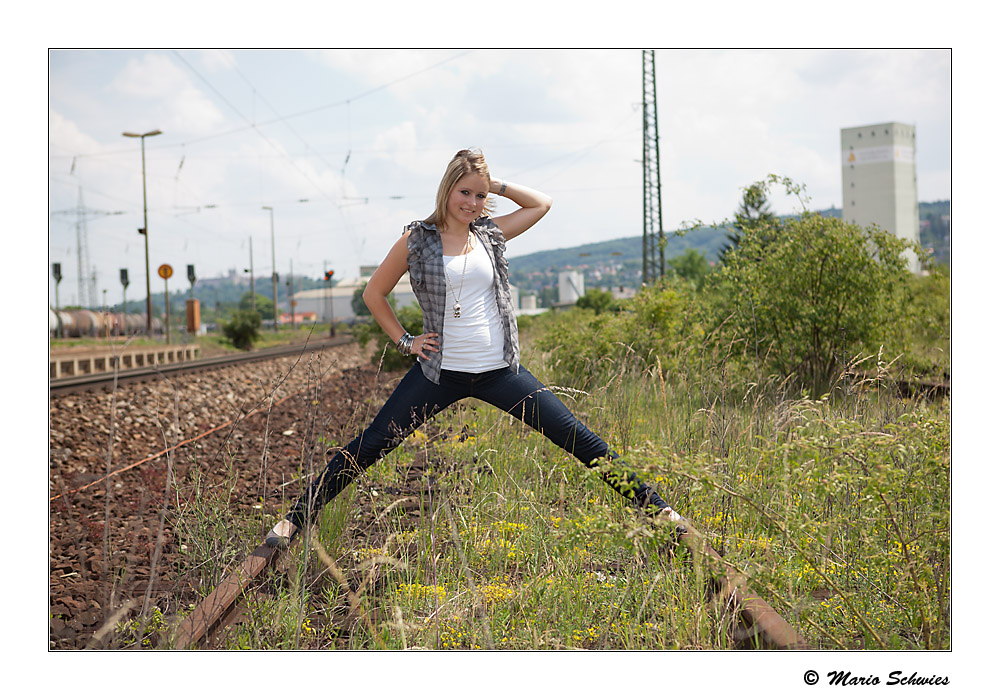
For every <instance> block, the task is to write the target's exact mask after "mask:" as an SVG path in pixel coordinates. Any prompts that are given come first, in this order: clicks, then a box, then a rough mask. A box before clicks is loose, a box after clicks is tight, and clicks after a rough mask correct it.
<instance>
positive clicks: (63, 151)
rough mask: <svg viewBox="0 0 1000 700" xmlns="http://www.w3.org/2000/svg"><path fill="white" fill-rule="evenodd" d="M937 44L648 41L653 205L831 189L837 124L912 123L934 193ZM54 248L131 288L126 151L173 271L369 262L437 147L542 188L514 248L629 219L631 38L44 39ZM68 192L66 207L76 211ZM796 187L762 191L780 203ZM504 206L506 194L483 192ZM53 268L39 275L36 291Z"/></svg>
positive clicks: (947, 104)
mask: <svg viewBox="0 0 1000 700" xmlns="http://www.w3.org/2000/svg"><path fill="white" fill-rule="evenodd" d="M951 71H952V64H951V52H950V51H947V50H905V49H888V50H857V49H851V50H750V51H747V50H729V51H723V50H666V49H661V50H657V51H656V75H657V98H658V99H657V101H658V111H659V131H660V174H661V180H662V197H663V223H664V227H665V228H667V229H668V230H669V229H674V228H676V227H678V226H681V225H682V224H683V223H684V222H688V221H692V220H695V219H698V220H702V221H706V222H711V221H718V220H721V219H723V218H725V217H728V216H730V215H731V214H732V212H733V211H734V209H735V208H736V206H737V204H738V201H739V197H740V188H741V187H743V186H745V185H747V184H749V183H751V182H753V181H755V180H757V179H760V178H762V177H764V176H766V175H767V174H768V173H776V174H779V175H783V176H788V177H791V178H793V179H794V180H796V181H798V182H800V183H803V184H805V185H806V188H807V192H808V193H809V194H810V195H811V197H812V204H813V205H814V206H815V207H817V208H825V207H828V206H838V207H839V206H841V202H842V196H841V180H840V154H839V150H840V129H841V128H843V127H849V126H858V125H864V124H874V123H881V122H887V121H900V122H905V123H908V124H914V125H916V130H917V177H918V195H919V198H920V199H921V201H933V200H939V199H949V198H951V176H952V173H951V156H952V154H951V127H952V125H951V106H952V105H951V92H952V86H951ZM48 81H49V82H48V98H49V103H48V132H49V143H48V156H49V157H48V208H49V239H48V254H49V258H50V261H51V262H60V263H61V265H62V270H63V275H64V278H63V282H62V283H61V285H60V303H61V304H69V303H74V302H76V303H79V300H78V282H77V268H78V260H79V256H78V246H77V239H78V235H79V234H80V233H81V232H83V231H85V233H86V239H87V253H88V257H89V266H90V268H91V269H92V270H96V275H97V283H96V287H95V289H96V294H97V296H98V303H100V299H99V297H100V295H101V290H103V289H107V290H108V301H109V303H116V302H118V301H119V300H120V298H121V287H120V285H119V282H118V277H119V274H118V271H119V269H120V268H128V269H129V277H130V280H131V282H132V284H131V286H130V287H129V289H128V296H129V298H130V299H140V298H143V296H144V286H145V284H144V257H143V240H142V237H141V236H140V235H139V234H138V233H137V230H136V229H137V228H138V227H140V226H142V220H143V210H142V165H141V154H140V148H139V139H130V138H126V137H124V136H122V132H125V131H130V132H137V133H145V132H148V131H151V130H154V129H159V130H161V131H162V134H161V135H159V136H154V137H150V138H147V139H146V183H147V197H148V217H149V231H150V237H149V245H150V265H151V267H152V269H153V272H152V274H153V275H154V284H153V290H154V291H158V290H162V288H163V287H162V281H161V280H159V278H157V277H156V276H155V270H156V268H157V267H158V266H159V265H160V264H162V263H167V264H170V265H171V266H173V268H174V270H175V274H174V277H173V279H172V280H171V290H172V291H174V290H178V291H184V292H186V291H187V289H188V282H187V279H186V275H185V269H186V265H188V264H194V265H195V269H196V274H197V276H198V277H199V278H208V277H215V276H219V275H222V274H225V273H226V272H227V271H228V270H230V269H237V270H240V271H242V270H243V269H244V268H249V266H250V248H251V240H252V248H253V266H254V274H255V276H257V277H258V278H264V279H266V278H267V277H268V276H269V275H270V273H271V271H272V269H273V268H272V256H271V225H270V218H269V216H270V215H269V212H268V211H267V210H264V209H263V208H262V207H265V206H270V207H273V212H274V234H275V236H274V238H275V242H274V258H275V266H276V268H277V270H278V273H279V275H281V278H282V280H284V279H285V278H286V277H287V274H288V272H289V269H290V268H291V269H294V273H295V275H296V276H298V275H308V276H310V277H318V276H320V275H321V274H322V270H323V269H324V266H325V267H326V268H332V269H334V270H335V273H336V275H337V277H338V278H342V277H347V276H354V275H356V274H357V271H358V267H359V266H360V265H369V264H377V263H378V262H379V261H380V260H381V259H382V257H383V256H384V254H385V253H386V251H387V250H388V248H389V246H390V245H391V244H392V242H393V241H394V240H395V238H396V237H397V236H398V235H399V233H400V231H401V230H402V227H403V225H404V224H406V223H408V222H409V221H412V220H414V219H418V218H423V217H424V216H426V215H427V214H428V213H430V210H431V209H432V207H433V197H434V193H435V190H436V187H437V183H438V181H439V179H440V177H441V173H442V171H443V169H444V166H445V164H446V163H447V161H448V160H449V158H450V157H451V156H452V155H453V154H454V152H455V151H457V150H458V149H460V148H463V147H469V146H473V147H480V148H482V149H483V151H484V153H485V154H486V156H487V159H488V162H489V163H490V166H491V169H492V171H493V174H494V176H497V177H503V178H505V179H508V180H514V181H518V182H522V183H524V184H527V185H530V186H533V187H536V188H538V189H541V190H543V191H545V192H548V193H549V194H551V195H552V196H553V197H554V199H555V205H554V207H553V209H552V211H551V213H550V214H549V215H548V216H547V217H546V219H544V220H543V222H542V223H541V224H539V225H538V226H537V227H536V228H535V229H533V230H532V231H531V232H529V234H528V235H526V236H524V237H522V238H520V239H518V241H517V242H516V243H515V244H513V245H512V246H511V248H510V255H511V257H515V256H517V255H520V254H525V253H530V252H534V251H538V250H546V249H551V248H560V247H567V246H573V245H578V244H580V243H587V242H595V241H602V240H609V239H613V238H619V237H623V236H637V235H641V233H642V169H641V167H642V166H641V158H642V121H641V120H642V113H641V102H642V52H641V50H639V49H628V50H624V49H602V50H570V49H555V50H506V51H500V50H487V49H478V50H465V49H451V50H388V49H371V50H193V49H181V50H55V51H51V52H50V53H49V67H48ZM81 205H82V207H83V209H84V211H85V216H84V218H83V221H84V223H83V225H82V226H81V225H80V221H81V217H80V216H79V213H78V210H79V208H80V206H81ZM793 205H794V203H793V202H791V201H786V200H785V199H784V198H783V197H780V196H776V197H775V198H774V208H775V209H776V210H778V211H779V212H781V213H786V212H790V211H792V210H793V208H794V206H793ZM508 208H509V205H506V206H505V203H504V202H502V201H501V202H500V209H499V210H500V213H503V212H504V211H507V210H508ZM51 289H52V283H51V280H50V292H51Z"/></svg>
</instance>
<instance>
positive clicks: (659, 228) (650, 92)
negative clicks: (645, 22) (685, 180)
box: [642, 49, 667, 283]
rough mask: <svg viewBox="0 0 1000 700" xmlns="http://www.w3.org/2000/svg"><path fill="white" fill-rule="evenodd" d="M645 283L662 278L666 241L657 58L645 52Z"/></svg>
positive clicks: (643, 66) (643, 165) (643, 65)
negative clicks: (661, 184)
mask: <svg viewBox="0 0 1000 700" xmlns="http://www.w3.org/2000/svg"><path fill="white" fill-rule="evenodd" d="M642 199H643V210H642V211H643V213H642V218H643V229H642V281H643V282H646V283H648V282H652V281H654V280H657V279H659V278H661V277H663V275H664V273H665V271H666V265H665V262H664V255H665V248H666V247H667V241H666V238H665V237H664V235H663V219H662V217H661V215H660V210H661V207H662V196H661V194H660V133H659V127H658V125H657V120H656V57H655V52H654V51H653V50H652V49H643V52H642Z"/></svg>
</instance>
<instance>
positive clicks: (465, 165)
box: [424, 148, 493, 225]
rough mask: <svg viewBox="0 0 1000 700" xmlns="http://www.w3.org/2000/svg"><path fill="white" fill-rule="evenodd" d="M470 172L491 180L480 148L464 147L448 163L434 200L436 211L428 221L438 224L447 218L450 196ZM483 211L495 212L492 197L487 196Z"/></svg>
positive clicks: (426, 220)
mask: <svg viewBox="0 0 1000 700" xmlns="http://www.w3.org/2000/svg"><path fill="white" fill-rule="evenodd" d="M470 173H475V174H476V175H481V176H482V177H485V178H486V181H487V182H489V180H490V169H489V166H487V165H486V158H485V157H484V156H483V153H482V151H480V150H479V149H478V148H475V149H463V150H461V151H459V152H458V153H456V154H455V156H454V157H453V158H452V159H451V162H449V163H448V167H447V168H445V171H444V176H443V177H442V178H441V184H439V185H438V191H437V199H436V200H435V202H434V213H433V214H431V215H430V216H428V217H427V218H426V219H424V221H425V222H426V223H428V224H434V225H438V224H440V223H442V222H443V221H444V220H445V212H446V211H447V207H448V197H449V196H450V195H451V190H452V189H453V188H454V187H455V184H456V183H457V182H458V181H459V180H461V179H462V178H463V177H465V176H466V175H468V174H470ZM483 211H484V212H486V213H487V214H492V213H493V199H492V198H487V200H486V206H485V207H484V208H483Z"/></svg>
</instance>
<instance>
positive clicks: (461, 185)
mask: <svg viewBox="0 0 1000 700" xmlns="http://www.w3.org/2000/svg"><path fill="white" fill-rule="evenodd" d="M489 194H490V182H489V180H487V179H486V178H485V177H483V176H482V175H477V174H476V173H469V174H468V175H465V176H463V177H462V178H461V179H460V180H459V181H458V182H456V183H455V186H454V187H452V188H451V194H450V195H448V207H447V214H448V219H449V220H450V221H451V222H452V223H455V224H458V225H459V226H460V227H462V228H465V227H467V226H468V225H469V224H471V223H472V222H473V221H475V220H476V219H478V218H479V217H480V216H482V214H483V207H485V206H486V198H487V197H488V196H489Z"/></svg>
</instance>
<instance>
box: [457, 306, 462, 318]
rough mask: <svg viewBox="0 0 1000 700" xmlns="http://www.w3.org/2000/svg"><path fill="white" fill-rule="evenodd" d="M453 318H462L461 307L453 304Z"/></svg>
mask: <svg viewBox="0 0 1000 700" xmlns="http://www.w3.org/2000/svg"><path fill="white" fill-rule="evenodd" d="M455 318H462V305H461V304H459V303H458V302H455Z"/></svg>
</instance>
